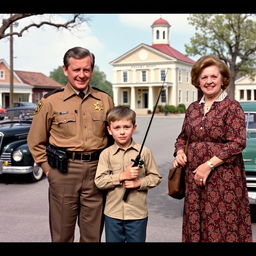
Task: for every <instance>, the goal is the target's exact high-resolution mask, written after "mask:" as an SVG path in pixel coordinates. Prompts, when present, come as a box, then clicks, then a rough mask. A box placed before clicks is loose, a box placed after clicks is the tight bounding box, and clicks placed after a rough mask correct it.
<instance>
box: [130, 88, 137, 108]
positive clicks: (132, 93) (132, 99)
mask: <svg viewBox="0 0 256 256" xmlns="http://www.w3.org/2000/svg"><path fill="white" fill-rule="evenodd" d="M135 99H136V98H135V87H134V86H131V106H130V108H131V109H133V110H135V109H136V105H135V102H136V101H135Z"/></svg>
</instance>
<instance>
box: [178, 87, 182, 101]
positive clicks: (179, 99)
mask: <svg viewBox="0 0 256 256" xmlns="http://www.w3.org/2000/svg"><path fill="white" fill-rule="evenodd" d="M181 100H182V99H181V90H179V92H178V102H179V103H181Z"/></svg>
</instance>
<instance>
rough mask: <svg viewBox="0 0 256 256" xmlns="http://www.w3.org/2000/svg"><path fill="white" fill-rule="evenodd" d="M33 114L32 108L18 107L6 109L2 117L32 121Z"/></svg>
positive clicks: (33, 109)
mask: <svg viewBox="0 0 256 256" xmlns="http://www.w3.org/2000/svg"><path fill="white" fill-rule="evenodd" d="M34 112H35V107H34V106H20V107H12V108H7V109H6V112H5V114H4V115H5V118H6V119H20V120H32V119H33V115H34Z"/></svg>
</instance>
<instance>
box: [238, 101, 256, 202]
mask: <svg viewBox="0 0 256 256" xmlns="http://www.w3.org/2000/svg"><path fill="white" fill-rule="evenodd" d="M240 104H241V106H242V108H243V110H244V112H245V117H246V136H247V139H246V148H245V149H244V151H243V159H244V164H245V172H246V183H247V188H248V195H249V200H250V204H256V102H241V103H240Z"/></svg>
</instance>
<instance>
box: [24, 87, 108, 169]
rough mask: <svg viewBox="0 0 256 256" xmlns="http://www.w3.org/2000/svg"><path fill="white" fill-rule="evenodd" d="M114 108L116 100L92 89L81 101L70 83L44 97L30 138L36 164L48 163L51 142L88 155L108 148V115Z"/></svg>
mask: <svg viewBox="0 0 256 256" xmlns="http://www.w3.org/2000/svg"><path fill="white" fill-rule="evenodd" d="M112 107H113V101H112V98H111V97H110V96H109V95H107V94H106V93H104V92H102V91H100V90H96V89H93V88H89V89H88V90H87V94H86V96H85V97H84V99H81V98H80V97H79V96H77V95H76V92H75V91H74V89H73V87H72V86H71V85H70V84H69V83H68V84H67V85H66V86H65V87H64V88H63V89H60V90H59V91H57V92H55V93H53V94H49V96H47V97H43V98H42V99H41V101H40V102H39V104H38V106H37V109H36V111H35V114H34V117H33V122H32V125H31V127H30V131H29V135H28V144H29V149H30V151H31V153H32V155H33V157H34V159H35V162H36V163H39V164H40V163H44V162H46V161H47V157H46V151H45V148H46V144H47V143H48V142H49V143H50V144H52V145H54V146H57V147H63V148H66V149H67V150H69V151H77V152H88V153H90V152H93V151H96V150H98V149H102V148H104V147H106V146H107V140H108V139H107V137H106V134H107V130H106V115H107V111H108V110H109V109H111V108H112Z"/></svg>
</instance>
